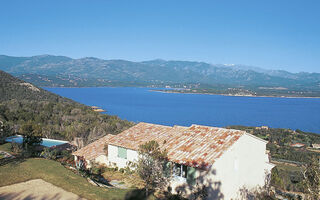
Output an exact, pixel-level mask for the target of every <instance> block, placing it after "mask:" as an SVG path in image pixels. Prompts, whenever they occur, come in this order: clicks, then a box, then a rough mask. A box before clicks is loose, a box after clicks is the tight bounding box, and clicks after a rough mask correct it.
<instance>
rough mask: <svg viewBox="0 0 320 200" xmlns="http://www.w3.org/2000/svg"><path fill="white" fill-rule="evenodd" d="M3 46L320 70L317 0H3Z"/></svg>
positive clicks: (5, 50) (8, 50) (16, 50)
mask: <svg viewBox="0 0 320 200" xmlns="http://www.w3.org/2000/svg"><path fill="white" fill-rule="evenodd" d="M0 54H5V55H12V56H32V55H39V54H54V55H65V56H70V57H73V58H80V57H88V56H93V57H98V58H103V59H126V60H132V61H142V60H151V59H156V58H162V59H167V60H194V61H205V62H209V63H222V64H232V63H235V64H246V65H253V66H259V67H263V68H269V69H284V70H288V71H292V72H298V71H309V72H320V64H319V63H320V1H319V0H314V1H309V0H297V1H295V0H274V1H272V0H264V1H263V0H252V1H246V0H234V1H228V0H219V1H214V0H210V1H202V0H196V1H191V0H190V1H188V0H184V1H178V0H168V1H165V0H158V1H155V0H146V1H139V0H128V1H121V0H114V1H108V0H105V1H97V0H96V1H95V0H90V1H89V0H87V1H83V0H76V1H72V0H63V1H57V0H54V1H53V0H52V1H49V0H39V1H33V0H28V1H27V0H23V1H15V0H0Z"/></svg>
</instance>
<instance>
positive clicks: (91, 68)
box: [0, 55, 320, 96]
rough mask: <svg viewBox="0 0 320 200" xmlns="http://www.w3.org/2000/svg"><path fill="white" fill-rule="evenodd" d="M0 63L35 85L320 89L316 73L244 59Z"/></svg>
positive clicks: (1, 59) (47, 58)
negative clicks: (271, 67) (238, 61)
mask: <svg viewBox="0 0 320 200" xmlns="http://www.w3.org/2000/svg"><path fill="white" fill-rule="evenodd" d="M0 69H1V70H3V71H5V72H8V73H10V74H12V75H14V76H16V77H19V78H21V79H23V80H25V81H28V82H31V83H33V84H35V85H37V86H49V87H92V86H148V87H165V86H167V87H174V88H177V87H178V88H179V87H181V88H209V89H210V88H214V89H222V90H225V89H228V88H229V89H230V88H241V89H246V90H252V91H257V90H268V91H270V90H276V91H278V90H281V91H282V92H284V91H285V93H287V92H289V93H290V91H295V92H296V93H299V92H307V93H308V94H309V95H311V96H314V94H313V93H318V92H320V73H308V72H300V73H291V72H288V71H284V70H265V69H262V68H258V67H251V66H246V65H225V64H209V63H205V62H191V61H166V60H161V59H157V60H151V61H143V62H132V61H127V60H103V59H98V58H94V57H86V58H80V59H72V58H69V57H65V56H52V55H40V56H32V57H12V56H6V55H0Z"/></svg>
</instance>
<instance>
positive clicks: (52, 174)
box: [0, 146, 130, 199]
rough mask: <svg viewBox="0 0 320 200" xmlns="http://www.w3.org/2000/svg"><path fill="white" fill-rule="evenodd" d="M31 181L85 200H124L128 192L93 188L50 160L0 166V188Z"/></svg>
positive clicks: (22, 161) (18, 162) (39, 159)
mask: <svg viewBox="0 0 320 200" xmlns="http://www.w3.org/2000/svg"><path fill="white" fill-rule="evenodd" d="M0 147H1V146H0ZM1 148H2V147H1ZM8 177H10V178H8ZM31 179H43V180H45V181H47V182H49V183H52V184H54V185H56V186H58V187H61V188H63V189H65V190H67V191H70V192H73V193H75V194H77V195H79V196H81V197H84V198H87V199H124V198H125V195H126V193H127V192H129V191H130V190H124V189H121V190H120V189H105V188H99V187H96V186H93V185H91V184H90V183H88V181H87V180H86V179H85V178H83V177H81V176H79V175H77V174H75V173H74V172H72V171H70V170H68V169H66V168H65V167H63V166H62V165H61V164H60V163H59V162H56V161H52V160H46V159H41V158H30V159H26V160H20V161H19V160H17V161H16V162H10V163H8V164H5V165H2V166H1V165H0V180H1V182H0V187H1V186H5V185H11V184H15V183H20V182H24V181H28V180H31Z"/></svg>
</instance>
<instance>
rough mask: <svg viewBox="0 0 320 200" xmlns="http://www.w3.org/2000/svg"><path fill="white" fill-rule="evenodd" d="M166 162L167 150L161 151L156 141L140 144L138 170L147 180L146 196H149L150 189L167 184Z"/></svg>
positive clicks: (142, 177) (143, 178) (145, 180)
mask: <svg viewBox="0 0 320 200" xmlns="http://www.w3.org/2000/svg"><path fill="white" fill-rule="evenodd" d="M166 163H167V152H166V151H161V149H160V147H159V144H158V143H157V142H156V141H149V142H147V143H145V144H143V145H140V146H139V160H138V162H137V168H136V170H137V173H138V174H139V176H140V178H141V179H142V180H143V181H144V182H145V189H146V196H148V193H149V190H154V189H160V188H163V187H164V186H165V185H166V184H167V182H168V177H166V176H165V165H166Z"/></svg>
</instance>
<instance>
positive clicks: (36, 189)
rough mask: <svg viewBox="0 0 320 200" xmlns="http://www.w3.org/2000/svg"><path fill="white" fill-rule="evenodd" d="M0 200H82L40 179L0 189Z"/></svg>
mask: <svg viewBox="0 0 320 200" xmlns="http://www.w3.org/2000/svg"><path fill="white" fill-rule="evenodd" d="M0 199H10V200H11V199H14V200H22V199H23V200H31V199H32V200H43V199H50V200H58V199H64V200H84V199H83V198H80V197H79V196H78V195H76V194H74V193H72V192H67V191H65V190H64V189H62V188H59V187H57V186H55V185H53V184H51V183H48V182H45V181H44V180H42V179H35V180H31V181H26V182H22V183H17V184H13V185H8V186H4V187H0Z"/></svg>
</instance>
